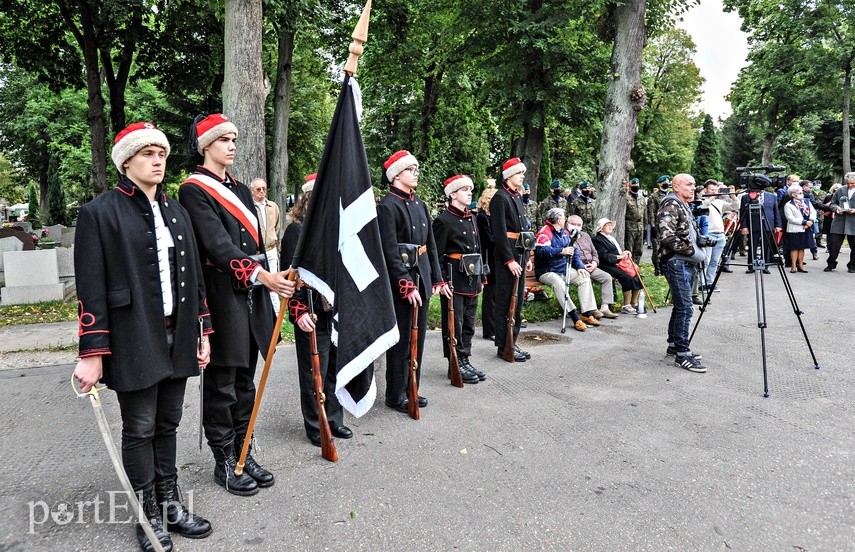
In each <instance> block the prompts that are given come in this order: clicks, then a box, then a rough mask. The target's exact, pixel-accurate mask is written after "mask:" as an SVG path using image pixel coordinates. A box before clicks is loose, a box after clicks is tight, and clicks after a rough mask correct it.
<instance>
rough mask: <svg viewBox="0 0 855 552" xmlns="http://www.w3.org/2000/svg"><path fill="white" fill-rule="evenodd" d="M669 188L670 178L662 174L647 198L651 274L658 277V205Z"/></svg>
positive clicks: (660, 271)
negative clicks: (651, 250)
mask: <svg viewBox="0 0 855 552" xmlns="http://www.w3.org/2000/svg"><path fill="white" fill-rule="evenodd" d="M669 186H671V177H670V176H668V175H667V174H663V175H662V176H660V177H659V178H657V179H656V189H655V190H653V193H651V194H650V197H648V198H647V220H648V222H649V223H650V238H651V240H652V241H653V252H652V253H651V258H652V259H653V274H655V275H656V276H659V275H660V274H662V270H661V267H660V266H659V215H658V213H659V204H660V203H661V202H662V199H663V198H664V197H665V194H667V193H668V187H669Z"/></svg>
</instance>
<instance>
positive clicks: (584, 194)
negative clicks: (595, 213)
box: [580, 190, 591, 197]
mask: <svg viewBox="0 0 855 552" xmlns="http://www.w3.org/2000/svg"><path fill="white" fill-rule="evenodd" d="M580 193H581V194H582V195H583V196H585V197H588V196H589V195H591V192H590V191H588V190H582V191H581V192H580Z"/></svg>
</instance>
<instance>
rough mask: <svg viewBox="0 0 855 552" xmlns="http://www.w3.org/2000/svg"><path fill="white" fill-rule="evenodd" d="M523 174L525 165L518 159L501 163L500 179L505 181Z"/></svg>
mask: <svg viewBox="0 0 855 552" xmlns="http://www.w3.org/2000/svg"><path fill="white" fill-rule="evenodd" d="M521 172H525V164H523V162H522V161H520V158H519V157H514V158H513V159H508V160H507V161H505V162H504V163H502V179H503V180H507V179H509V178H510V177H512V176H513V175H515V174H517V173H521Z"/></svg>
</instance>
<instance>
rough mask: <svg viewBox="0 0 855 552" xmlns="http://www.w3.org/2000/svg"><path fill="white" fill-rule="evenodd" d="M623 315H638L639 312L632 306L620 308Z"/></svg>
mask: <svg viewBox="0 0 855 552" xmlns="http://www.w3.org/2000/svg"><path fill="white" fill-rule="evenodd" d="M620 313H621V314H638V311H637V310H635V309H634V308H632V305H624V306H622V307H621V308H620Z"/></svg>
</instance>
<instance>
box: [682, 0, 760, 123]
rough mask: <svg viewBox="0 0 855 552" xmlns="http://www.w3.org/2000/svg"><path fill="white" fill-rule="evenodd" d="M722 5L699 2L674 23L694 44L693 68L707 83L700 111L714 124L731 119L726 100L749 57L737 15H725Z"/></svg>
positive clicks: (708, 0) (715, 1) (716, 0)
mask: <svg viewBox="0 0 855 552" xmlns="http://www.w3.org/2000/svg"><path fill="white" fill-rule="evenodd" d="M721 4H722V3H721V0H701V3H700V5H699V6H695V7H693V8H692V9H690V10H689V11H688V12H687V13H686V14H684V15H683V21H678V22H677V26H678V27H680V28H681V29H685V30H686V31H687V32H688V33H689V34H690V35H691V37H692V40H694V42H695V45H696V46H697V53H696V54H695V65H697V66H698V68H699V69H700V71H701V76H702V77H704V79H706V82H705V83H704V86H703V99H702V100H701V103H700V106H699V109H700V111H703V112H705V113H709V114H710V115H712V118H713V120H714V121H716V122H717V121H718V119H719V118H725V117H727V116H728V115H730V112H731V109H730V104H729V103H728V101H727V100H726V99H725V96H726V95H727V94H728V93H729V92H730V85H731V84H733V81H735V80H736V77H737V75H738V74H739V70H740V69H742V68H743V67H744V66H745V65H746V61H745V57H746V56H747V55H748V43H747V35H746V34H745V33H743V32H742V31H741V30H740V29H739V26H740V25H741V23H742V19H741V18H740V17H739V15H737V14H736V13H725V12H724V10H723V9H722V5H721Z"/></svg>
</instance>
